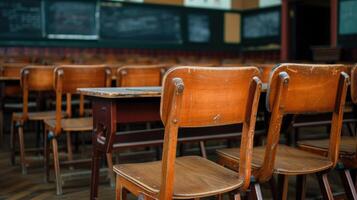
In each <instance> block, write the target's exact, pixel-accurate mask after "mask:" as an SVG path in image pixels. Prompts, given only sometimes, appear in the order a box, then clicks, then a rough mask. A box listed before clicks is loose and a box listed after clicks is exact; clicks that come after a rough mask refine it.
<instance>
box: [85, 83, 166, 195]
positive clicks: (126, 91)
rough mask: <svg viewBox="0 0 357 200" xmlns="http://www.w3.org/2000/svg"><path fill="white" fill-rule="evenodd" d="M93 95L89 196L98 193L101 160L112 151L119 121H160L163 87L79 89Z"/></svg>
mask: <svg viewBox="0 0 357 200" xmlns="http://www.w3.org/2000/svg"><path fill="white" fill-rule="evenodd" d="M78 91H79V92H80V93H81V94H83V95H86V96H90V97H91V98H92V103H93V104H92V108H93V120H94V123H93V128H94V130H93V137H92V139H93V155H92V180H91V193H90V199H96V198H97V196H98V179H99V162H100V158H101V156H102V155H103V154H104V153H110V152H112V150H113V144H114V141H115V136H116V131H117V123H130V122H145V121H149V122H150V121H159V120H160V114H159V110H160V96H161V87H146V88H94V89H93V88H92V89H86V88H82V89H78Z"/></svg>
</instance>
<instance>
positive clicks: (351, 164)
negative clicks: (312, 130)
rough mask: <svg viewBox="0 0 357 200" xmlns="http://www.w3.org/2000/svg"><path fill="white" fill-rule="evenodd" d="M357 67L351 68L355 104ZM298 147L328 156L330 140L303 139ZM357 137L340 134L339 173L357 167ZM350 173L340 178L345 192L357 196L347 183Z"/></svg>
mask: <svg viewBox="0 0 357 200" xmlns="http://www.w3.org/2000/svg"><path fill="white" fill-rule="evenodd" d="M356 69H357V67H354V68H353V69H352V70H351V87H350V88H351V98H352V102H353V103H355V104H357V99H356V97H357V96H356V95H357V87H356V85H357V70H356ZM297 145H298V147H299V148H301V149H303V150H305V151H310V152H313V153H316V154H319V155H323V156H328V154H329V153H330V151H329V147H330V145H331V142H330V140H329V139H320V140H303V141H299V142H298V143H297ZM356 150H357V138H356V136H342V137H341V139H340V146H339V155H338V158H339V162H341V163H342V166H343V167H344V168H345V169H340V170H341V173H343V172H344V171H345V170H348V169H355V168H357V152H356ZM346 175H347V176H348V175H350V174H349V173H344V174H343V175H342V176H341V178H342V181H343V184H344V186H345V190H346V193H347V194H348V195H349V196H350V198H352V197H356V198H357V193H356V190H355V188H354V187H353V185H351V184H350V183H349V179H351V177H346Z"/></svg>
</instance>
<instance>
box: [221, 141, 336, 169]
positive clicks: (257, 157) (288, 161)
mask: <svg viewBox="0 0 357 200" xmlns="http://www.w3.org/2000/svg"><path fill="white" fill-rule="evenodd" d="M265 149H266V147H265V146H261V147H255V148H254V149H253V160H252V167H253V174H256V175H258V174H259V169H260V168H262V167H263V166H264V155H265ZM219 153H220V154H219V155H220V156H222V157H223V158H224V159H225V160H229V161H231V162H237V159H238V161H239V160H240V156H239V149H238V148H231V149H223V150H219ZM276 157H277V158H279V159H276V160H275V165H274V173H279V174H286V175H298V174H310V173H315V172H318V171H321V170H325V169H328V168H330V167H331V166H332V162H331V161H330V160H329V159H328V158H326V157H321V156H319V155H316V154H313V153H309V152H305V151H301V150H298V149H296V148H293V147H289V146H286V145H279V147H278V149H277V151H276ZM301 160H304V161H303V162H302V161H301ZM226 162H227V166H231V164H229V162H228V161H226ZM292 163H294V164H292Z"/></svg>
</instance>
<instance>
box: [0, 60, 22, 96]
mask: <svg viewBox="0 0 357 200" xmlns="http://www.w3.org/2000/svg"><path fill="white" fill-rule="evenodd" d="M26 65H28V63H3V64H1V65H0V77H4V78H7V79H9V80H15V81H17V80H20V73H21V69H22V68H24V67H25V66H26ZM0 89H1V91H0V96H1V97H5V96H6V97H8V96H21V95H22V92H21V86H20V84H18V83H16V82H15V84H13V83H10V84H6V85H5V87H1V88H0Z"/></svg>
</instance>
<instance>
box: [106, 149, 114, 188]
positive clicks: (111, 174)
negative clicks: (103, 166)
mask: <svg viewBox="0 0 357 200" xmlns="http://www.w3.org/2000/svg"><path fill="white" fill-rule="evenodd" d="M106 157H107V165H108V178H109V180H110V186H111V187H114V186H115V174H114V171H113V155H112V154H111V153H107V154H106Z"/></svg>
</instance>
